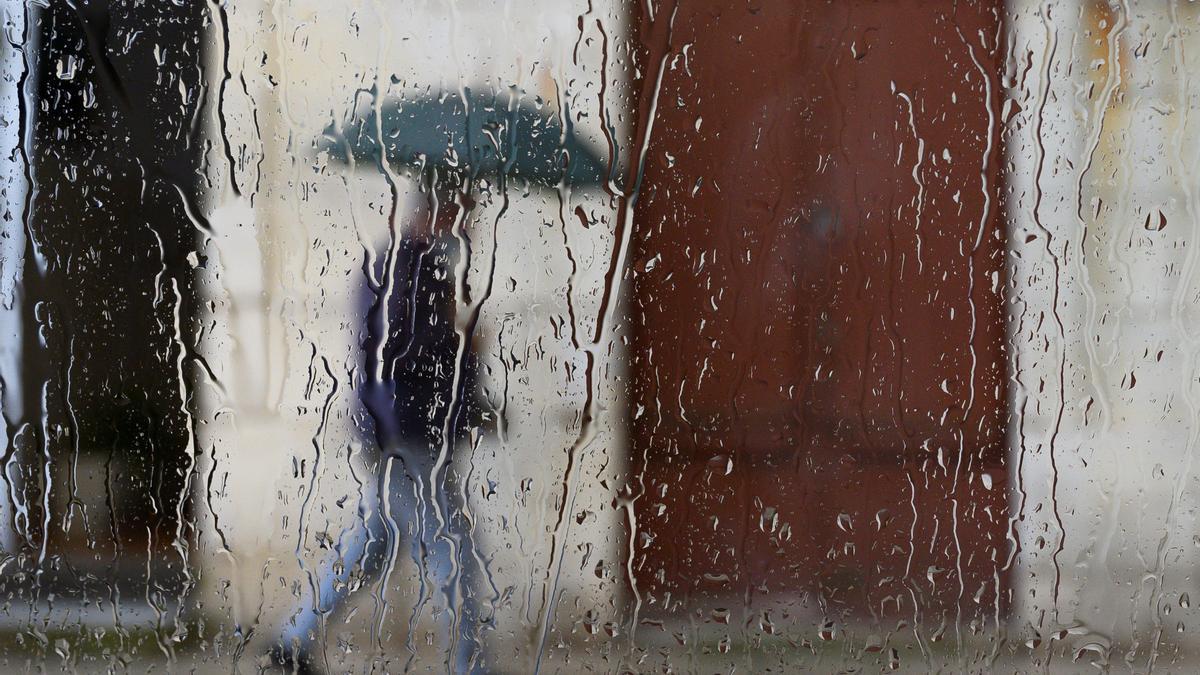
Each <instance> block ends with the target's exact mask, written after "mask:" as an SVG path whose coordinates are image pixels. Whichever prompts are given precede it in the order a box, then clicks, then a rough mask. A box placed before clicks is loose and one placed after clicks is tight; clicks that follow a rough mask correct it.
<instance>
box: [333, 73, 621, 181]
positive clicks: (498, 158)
mask: <svg viewBox="0 0 1200 675" xmlns="http://www.w3.org/2000/svg"><path fill="white" fill-rule="evenodd" d="M463 101H464V98H463V97H462V96H460V95H459V94H458V92H452V93H450V92H442V93H435V94H427V95H422V96H420V97H417V98H411V99H408V98H389V99H387V100H385V101H384V102H383V103H382V105H380V106H379V107H380V111H379V117H380V122H379V123H378V124H377V122H376V112H375V108H374V107H373V106H372V107H369V108H367V109H366V110H360V111H357V112H355V113H352V114H351V116H350V119H349V120H348V121H347V122H346V123H345V124H343V125H342V126H341V127H340V128H338V127H336V126H333V125H331V126H330V127H329V128H327V129H326V130H325V133H324V135H323V137H322V139H321V142H320V144H319V147H320V149H321V150H323V151H325V152H328V153H329V156H330V157H331V158H332V159H334V160H336V161H339V162H342V163H347V164H348V163H350V162H351V160H352V159H353V162H354V163H355V164H356V165H359V166H363V165H365V166H370V167H377V166H378V163H379V161H380V159H381V158H382V159H386V161H387V162H388V163H389V165H390V166H391V167H392V168H393V170H411V171H420V172H425V171H429V170H431V169H436V170H437V173H438V175H439V176H440V177H445V178H449V177H455V178H457V180H458V181H460V182H462V181H466V180H470V179H474V178H483V177H489V178H497V177H500V176H504V177H507V178H516V179H521V180H524V181H528V182H530V183H536V184H540V185H544V186H555V185H558V184H559V182H560V181H561V182H563V183H565V184H567V185H571V186H574V187H578V186H581V185H599V184H602V183H603V182H604V181H605V180H606V178H607V174H608V171H609V167H608V166H607V162H606V161H605V160H602V159H601V158H600V157H599V156H598V155H597V154H596V153H595V152H593V151H592V149H591V148H590V147H589V146H588V144H587V143H586V142H585V141H584V140H583V139H582V138H580V137H579V135H578V134H577V133H575V130H574V125H573V124H572V120H571V118H570V111H569V110H565V111H564V114H563V115H562V119H565V120H566V124H565V130H564V124H563V122H562V119H560V117H559V115H558V113H557V112H556V111H554V110H552V109H551V108H550V107H549V106H547V105H545V104H543V103H541V102H540V101H534V100H529V99H528V98H525V97H521V98H517V97H516V96H515V95H514V94H510V93H507V92H506V93H501V94H476V93H473V92H471V90H469V89H468V90H466V101H468V102H469V105H464V103H463ZM381 140H382V148H383V153H382V157H381V150H380V148H381V143H380V141H381Z"/></svg>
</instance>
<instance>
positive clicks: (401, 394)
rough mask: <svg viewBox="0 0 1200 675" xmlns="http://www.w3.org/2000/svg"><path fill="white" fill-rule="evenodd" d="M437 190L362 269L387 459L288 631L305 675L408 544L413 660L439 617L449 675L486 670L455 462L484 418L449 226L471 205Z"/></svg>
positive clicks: (289, 656) (372, 397)
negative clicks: (362, 592) (423, 632)
mask: <svg viewBox="0 0 1200 675" xmlns="http://www.w3.org/2000/svg"><path fill="white" fill-rule="evenodd" d="M433 183H434V185H433V187H432V189H431V190H430V191H429V192H428V193H427V195H428V197H429V201H430V204H428V205H427V206H426V207H424V208H420V209H417V210H416V212H415V213H413V214H412V215H411V220H412V223H413V224H414V226H413V227H410V228H407V229H406V231H404V232H403V233H397V234H394V235H393V236H394V237H395V239H394V240H392V239H391V238H389V240H388V241H385V242H382V245H380V246H378V247H377V251H376V255H375V256H373V258H372V259H368V260H365V261H364V263H363V270H364V275H363V276H364V279H365V282H366V283H365V284H364V287H363V289H362V291H361V293H362V306H363V307H364V308H365V319H366V331H365V335H366V338H365V341H364V344H363V353H364V362H365V368H364V373H363V377H362V379H361V380H360V385H359V387H360V388H359V391H358V397H359V400H360V401H361V403H362V404H363V407H364V408H365V409H366V411H367V412H368V414H369V416H370V419H371V423H372V427H373V428H371V429H370V430H369V431H368V432H367V433H369V435H370V438H369V439H368V440H370V441H374V445H375V446H377V447H378V449H379V453H380V455H379V457H378V461H377V462H376V463H375V466H376V467H377V469H376V475H375V476H374V480H368V481H366V485H367V487H366V488H365V489H364V494H363V495H362V504H363V508H360V514H359V519H358V521H357V522H358V527H357V528H355V529H354V530H353V531H351V532H349V533H347V534H346V535H345V536H344V537H343V539H342V541H341V542H340V544H339V546H338V549H339V551H338V553H339V555H338V557H337V559H336V560H333V561H330V563H329V564H328V565H326V566H325V567H324V568H323V569H321V570H320V572H319V573H318V574H317V575H316V578H315V579H314V580H313V584H314V585H315V586H316V587H317V588H318V592H317V601H316V602H314V601H313V598H312V595H311V592H310V593H309V594H306V595H305V597H304V599H303V601H302V603H301V606H300V607H299V608H297V610H296V612H295V614H294V615H293V617H292V619H291V620H290V621H289V622H288V624H287V627H286V629H285V631H284V632H283V635H282V639H281V643H280V645H279V651H278V654H277V657H278V658H279V660H280V661H281V662H282V663H284V664H286V665H290V666H291V667H293V668H294V669H295V670H296V671H298V672H319V671H320V670H322V669H324V668H327V667H328V664H327V662H326V661H325V659H324V658H322V656H320V655H319V652H320V651H321V647H322V645H323V643H324V640H323V637H324V636H323V633H324V631H323V630H322V628H323V626H322V623H323V621H322V619H323V618H324V619H327V618H328V617H330V616H333V615H336V614H337V613H338V612H339V610H340V609H341V608H342V607H343V606H344V605H345V604H346V602H347V600H348V599H349V598H350V596H351V595H352V593H353V591H354V590H355V589H357V588H371V587H374V588H375V589H376V592H377V593H379V598H380V600H383V599H384V598H385V596H386V594H387V592H388V590H389V589H388V587H387V584H388V581H389V579H390V571H391V570H393V569H394V568H395V566H396V565H397V557H398V554H399V552H400V550H401V546H402V544H405V545H406V546H407V548H408V549H409V554H410V555H411V558H412V560H413V561H414V562H415V563H416V564H417V567H418V571H419V574H420V575H421V593H420V597H419V598H418V600H417V604H416V606H415V607H414V608H413V611H412V615H411V617H410V620H409V633H410V634H409V635H408V636H406V641H407V645H408V647H409V649H410V655H409V661H410V662H411V661H412V659H413V658H414V657H415V648H414V646H413V643H412V634H411V633H412V631H413V630H415V628H416V625H417V622H418V621H419V619H420V616H421V614H422V612H423V611H424V610H425V609H431V610H432V613H433V615H434V616H435V618H436V620H437V621H438V622H439V625H441V624H445V625H444V626H442V627H443V628H446V629H447V630H446V631H445V632H444V633H442V634H444V635H451V636H452V637H451V644H450V647H449V652H448V653H447V654H446V655H445V664H446V667H447V670H448V671H449V672H455V673H468V672H477V671H479V670H480V669H481V667H482V664H483V649H482V646H483V640H482V638H481V636H480V630H481V628H482V627H483V626H484V625H485V624H486V622H487V620H488V617H486V616H484V615H483V613H482V612H481V609H480V605H479V602H478V599H477V595H476V592H477V589H476V584H477V582H478V581H479V580H480V579H481V574H480V572H481V570H480V569H479V565H478V564H477V561H478V560H479V557H478V554H477V552H476V550H475V543H474V541H473V539H472V535H471V528H470V522H469V517H468V514H467V512H466V504H465V482H466V480H467V479H468V477H465V476H459V475H458V474H457V473H456V472H455V469H454V464H455V462H454V457H455V453H456V452H457V451H458V450H459V448H460V446H462V445H463V444H464V440H465V439H466V438H467V437H468V435H469V433H470V431H471V430H472V429H477V428H478V427H479V425H480V424H482V422H483V420H484V417H485V413H484V411H483V407H482V398H481V396H480V395H479V386H478V368H479V365H478V358H477V356H476V353H475V349H474V348H473V346H472V344H471V336H470V335H469V332H468V334H466V335H465V336H462V335H461V334H460V332H459V330H458V328H457V327H456V323H457V319H458V313H457V311H456V305H457V294H456V289H455V286H456V281H457V278H456V271H455V270H456V266H457V265H458V264H459V263H460V262H461V256H462V254H463V253H462V247H461V246H460V244H459V239H458V237H457V236H456V235H455V234H454V233H453V231H452V228H453V227H454V223H455V220H456V219H457V218H458V217H459V216H460V214H461V212H462V207H461V206H460V205H458V204H455V203H454V201H453V195H454V193H455V189H454V188H452V187H451V186H449V185H448V184H445V183H443V182H441V181H433ZM393 221H394V219H393ZM397 229H398V228H395V227H394V228H392V230H393V232H396V230H397ZM467 330H468V331H469V329H467ZM460 342H465V344H463V345H462V346H461V348H460ZM460 351H461V353H460ZM368 445H371V444H370V443H368ZM372 506H373V507H374V508H372ZM354 575H357V577H354ZM356 581H357V583H354V582H356ZM430 603H433V607H432V608H431V607H429V605H430ZM439 603H441V604H439ZM439 610H448V611H445V612H441V611H439ZM439 614H441V615H442V616H440V617H439V616H438V615H439ZM379 639H380V640H382V637H380V638H379Z"/></svg>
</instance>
